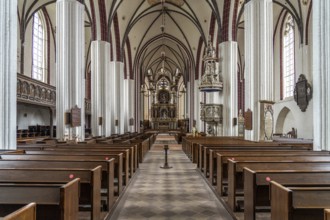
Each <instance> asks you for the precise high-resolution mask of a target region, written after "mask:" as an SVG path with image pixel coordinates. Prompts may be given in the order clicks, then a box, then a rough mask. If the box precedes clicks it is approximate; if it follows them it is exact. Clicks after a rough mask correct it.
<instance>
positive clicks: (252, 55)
mask: <svg viewBox="0 0 330 220" xmlns="http://www.w3.org/2000/svg"><path fill="white" fill-rule="evenodd" d="M272 6H273V3H272V0H251V1H249V2H247V3H246V4H245V9H244V18H245V41H244V42H245V64H246V69H245V108H246V109H245V111H246V110H248V109H250V110H251V111H252V130H245V138H246V139H248V140H255V141H258V140H264V139H265V132H264V127H265V125H264V122H265V120H264V115H263V114H262V112H263V109H264V103H267V104H269V103H271V102H272V101H273V100H274V89H273V84H274V76H273V7H272ZM271 123H273V122H271ZM267 124H269V123H267Z"/></svg>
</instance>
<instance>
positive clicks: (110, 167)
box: [0, 159, 115, 211]
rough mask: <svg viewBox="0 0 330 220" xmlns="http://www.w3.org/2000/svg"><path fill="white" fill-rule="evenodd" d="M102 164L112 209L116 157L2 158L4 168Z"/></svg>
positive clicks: (107, 195) (104, 185)
mask: <svg viewBox="0 0 330 220" xmlns="http://www.w3.org/2000/svg"><path fill="white" fill-rule="evenodd" d="M98 166H102V182H101V188H102V189H105V191H106V200H107V202H106V208H105V210H107V211H110V209H111V207H112V206H113V204H114V202H115V192H114V188H115V187H114V159H110V160H108V161H103V160H102V161H55V160H0V169H3V168H19V169H21V168H43V169H57V168H59V169H89V170H91V169H94V168H95V167H98Z"/></svg>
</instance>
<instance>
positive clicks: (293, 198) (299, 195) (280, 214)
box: [270, 181, 330, 220]
mask: <svg viewBox="0 0 330 220" xmlns="http://www.w3.org/2000/svg"><path fill="white" fill-rule="evenodd" d="M270 184H271V185H270V189H271V194H270V197H271V219H272V220H298V219H299V220H323V218H324V209H325V208H330V187H320V186H315V187H312V186H311V187H285V186H282V185H281V184H279V183H277V182H275V181H271V182H270Z"/></svg>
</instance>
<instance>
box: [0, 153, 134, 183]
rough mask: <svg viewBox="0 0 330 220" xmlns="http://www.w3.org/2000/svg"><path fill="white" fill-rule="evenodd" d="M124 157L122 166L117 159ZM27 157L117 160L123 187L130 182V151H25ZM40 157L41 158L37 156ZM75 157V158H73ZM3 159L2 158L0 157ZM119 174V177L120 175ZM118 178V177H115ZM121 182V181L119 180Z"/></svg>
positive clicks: (116, 163) (116, 165) (11, 157)
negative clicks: (118, 156) (122, 177)
mask: <svg viewBox="0 0 330 220" xmlns="http://www.w3.org/2000/svg"><path fill="white" fill-rule="evenodd" d="M121 154H122V155H123V158H122V165H120V158H117V155H121ZM25 155H31V156H29V158H41V159H42V158H45V157H46V158H47V159H48V157H49V156H55V158H59V157H60V158H61V159H66V158H69V159H85V160H90V159H92V160H94V159H96V160H103V159H105V160H109V159H111V158H115V159H116V160H115V170H116V168H118V172H119V173H120V170H119V167H122V170H121V173H122V174H123V176H124V181H123V185H125V186H126V185H127V184H128V182H129V177H130V172H129V155H128V150H123V151H116V150H110V151H103V152H99V151H98V152H95V151H88V150H85V151H83V150H69V149H62V150H42V151H25ZM37 155H40V156H37ZM73 156H75V157H74V158H73ZM0 157H1V156H0ZM2 158H4V159H15V158H16V159H24V158H25V157H24V155H20V156H17V157H14V156H9V157H8V156H5V155H3V156H2ZM119 173H118V175H119ZM115 177H117V176H115ZM118 180H119V179H118Z"/></svg>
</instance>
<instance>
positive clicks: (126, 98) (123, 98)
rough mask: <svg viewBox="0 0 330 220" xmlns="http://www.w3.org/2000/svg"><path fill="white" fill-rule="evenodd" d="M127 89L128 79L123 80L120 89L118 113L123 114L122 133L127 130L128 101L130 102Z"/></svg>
mask: <svg viewBox="0 0 330 220" xmlns="http://www.w3.org/2000/svg"><path fill="white" fill-rule="evenodd" d="M129 87H130V79H123V89H121V94H120V97H121V100H120V101H121V102H122V103H121V106H122V107H121V109H120V112H121V113H122V114H123V117H122V118H123V119H124V121H123V126H124V131H123V133H125V132H128V129H129V101H130V97H129V96H130V92H129Z"/></svg>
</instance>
